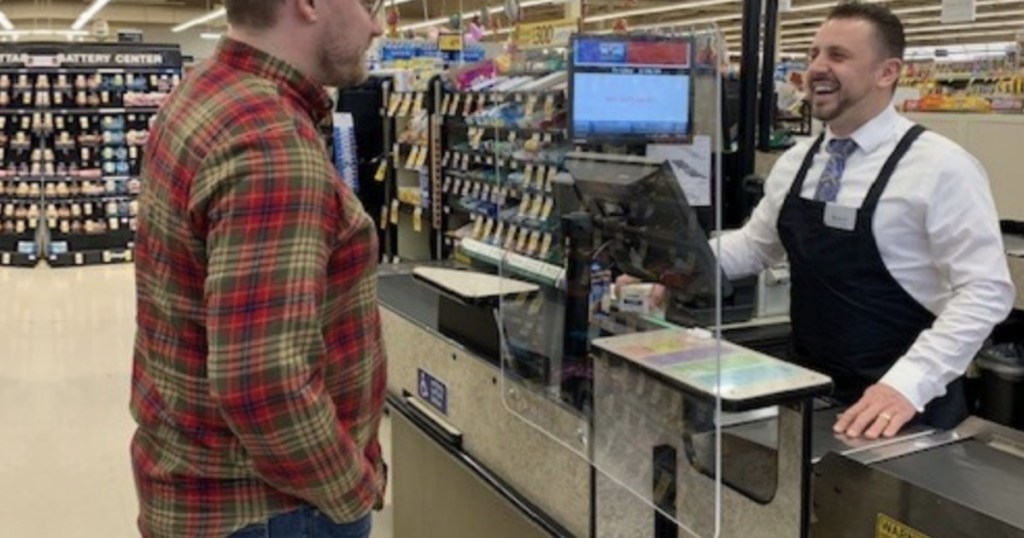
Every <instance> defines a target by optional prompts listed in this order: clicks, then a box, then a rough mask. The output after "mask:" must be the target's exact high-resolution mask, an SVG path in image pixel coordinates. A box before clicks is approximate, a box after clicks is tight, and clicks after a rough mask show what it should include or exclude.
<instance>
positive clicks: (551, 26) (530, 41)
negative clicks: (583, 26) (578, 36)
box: [512, 19, 579, 50]
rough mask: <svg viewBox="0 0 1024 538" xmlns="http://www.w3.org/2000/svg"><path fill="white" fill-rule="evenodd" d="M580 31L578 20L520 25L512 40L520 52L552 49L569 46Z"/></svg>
mask: <svg viewBox="0 0 1024 538" xmlns="http://www.w3.org/2000/svg"><path fill="white" fill-rule="evenodd" d="M578 29H579V23H578V22H577V20H576V19H561V20H552V21H544V22H537V23H530V24H520V25H519V26H518V27H516V31H515V34H513V36H512V39H513V42H514V43H515V44H516V47H517V48H518V49H519V50H532V49H550V48H555V47H561V46H565V45H567V44H568V43H569V38H570V37H571V36H572V34H573V32H575V31H576V30H578Z"/></svg>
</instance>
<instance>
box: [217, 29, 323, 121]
mask: <svg viewBox="0 0 1024 538" xmlns="http://www.w3.org/2000/svg"><path fill="white" fill-rule="evenodd" d="M216 58H217V61H218V62H221V63H224V64H227V65H230V66H232V67H235V68H236V69H241V70H243V71H248V72H250V73H252V74H254V75H257V76H259V77H262V78H265V79H268V80H270V81H272V82H274V83H276V84H278V85H279V86H281V87H282V88H283V89H285V91H286V92H288V93H289V94H291V97H292V98H293V99H295V100H296V101H297V102H298V104H299V105H300V106H302V108H303V109H305V110H307V111H308V112H309V114H310V116H312V117H313V119H314V120H315V122H317V123H319V122H321V121H323V119H324V118H325V117H326V116H327V115H328V114H329V113H330V112H331V109H332V102H331V97H330V94H329V93H327V90H325V89H324V88H322V87H321V86H319V85H318V84H316V83H315V82H313V81H312V80H311V79H310V78H309V77H307V76H306V75H304V74H303V73H302V72H300V71H299V70H298V69H296V68H295V67H294V66H292V65H291V64H289V63H288V62H286V61H284V60H282V59H280V58H277V57H276V56H273V55H271V54H269V53H267V52H264V51H262V50H260V49H258V48H256V47H253V46H252V45H248V44H246V43H243V42H241V41H237V40H234V39H231V38H228V37H225V38H223V39H221V41H220V43H219V44H218V45H217V52H216Z"/></svg>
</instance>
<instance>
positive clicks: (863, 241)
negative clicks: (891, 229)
mask: <svg viewBox="0 0 1024 538" xmlns="http://www.w3.org/2000/svg"><path fill="white" fill-rule="evenodd" d="M922 132H924V128H923V127H921V126H919V125H916V126H914V127H913V128H912V129H910V131H909V132H908V133H907V134H906V136H904V137H903V139H902V140H901V141H900V143H899V145H898V146H897V147H896V150H895V151H894V152H893V153H892V155H891V156H890V157H889V160H888V161H887V162H886V163H885V165H884V166H883V167H882V171H881V172H880V173H879V175H878V178H877V179H876V180H875V183H874V184H873V185H872V187H871V190H870V191H868V194H867V196H866V197H865V199H864V203H863V205H862V206H861V207H860V209H859V210H858V211H857V215H856V220H855V223H854V224H853V225H852V227H853V230H852V231H847V230H845V229H837V228H834V227H831V226H827V225H826V224H825V211H826V203H825V202H819V201H815V200H807V199H804V198H802V197H801V196H800V193H801V192H802V190H803V186H804V180H805V179H806V178H807V171H808V170H809V169H810V168H811V165H812V163H813V162H814V156H815V155H817V153H818V151H819V150H820V149H821V144H822V141H823V140H824V135H822V136H820V137H818V140H817V141H816V142H815V143H814V145H813V146H812V147H811V150H810V152H808V154H807V156H806V157H805V158H804V161H803V165H802V166H801V167H800V172H799V173H798V174H797V177H796V179H795V180H794V181H793V186H792V188H790V190H789V194H788V195H787V196H786V200H785V202H784V203H783V205H782V210H781V211H780V213H779V222H778V230H779V237H780V238H781V240H782V244H783V246H784V247H785V248H786V252H787V254H788V255H789V262H790V274H791V275H792V301H791V307H790V316H791V318H792V324H793V351H794V355H795V359H796V360H797V361H798V362H801V363H803V364H804V365H806V366H808V367H810V368H812V369H814V370H817V371H820V372H822V373H824V374H827V375H829V376H831V377H832V379H833V381H834V382H835V393H834V396H835V398H836V399H837V400H839V402H840V403H842V404H844V405H851V404H853V403H855V402H856V401H857V400H858V399H860V397H861V396H862V395H863V393H864V390H865V389H867V388H868V387H869V386H871V385H873V384H875V383H877V382H878V380H879V379H881V378H882V376H884V375H885V373H886V372H888V371H889V368H891V367H892V365H893V364H894V363H895V362H896V360H897V359H899V358H900V357H902V356H903V355H904V354H905V353H906V352H907V350H909V349H910V347H911V346H912V345H913V343H914V342H915V341H916V340H917V337H918V335H920V334H921V332H923V331H925V330H927V329H928V328H930V327H931V326H932V323H934V321H935V315H934V314H932V313H931V312H929V311H928V309H926V308H925V307H923V306H921V304H920V303H918V302H917V301H916V300H915V299H914V298H913V297H911V296H910V294H908V293H907V292H906V290H904V289H903V287H902V286H900V284H899V283H898V282H896V280H895V279H894V278H893V277H892V275H891V274H890V273H889V270H888V269H887V268H886V267H885V263H884V262H883V261H882V255H881V254H880V253H879V251H878V244H877V243H876V242H875V237H874V233H873V231H872V221H873V219H874V216H875V209H876V208H877V207H878V200H879V199H880V198H881V197H882V192H884V191H885V187H886V185H888V183H889V179H890V178H891V177H892V173H893V171H894V170H895V169H896V165H897V164H898V163H899V161H900V159H902V158H903V156H904V155H905V154H906V153H907V150H908V149H909V148H910V146H911V144H913V143H914V141H915V140H916V139H917V137H918V136H920V135H921V133H922ZM965 418H967V400H966V397H965V394H964V389H963V382H962V378H958V379H957V380H956V381H954V382H953V383H950V384H949V386H948V387H947V393H946V395H945V396H944V397H942V398H939V399H936V400H934V401H932V402H931V403H930V404H928V406H927V407H926V408H925V412H924V414H923V415H921V416H919V417H918V419H919V420H921V421H922V422H924V423H925V424H927V425H929V426H932V427H936V428H944V429H949V428H953V427H955V426H956V425H958V424H959V423H960V422H961V421H962V420H963V419H965Z"/></svg>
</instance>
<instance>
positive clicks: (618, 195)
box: [565, 154, 732, 322]
mask: <svg viewBox="0 0 1024 538" xmlns="http://www.w3.org/2000/svg"><path fill="white" fill-rule="evenodd" d="M565 165H566V168H567V170H568V171H569V174H570V175H572V177H573V181H574V185H575V188H576V190H577V192H578V193H579V195H580V197H581V198H582V201H583V205H584V207H585V208H586V210H587V212H588V213H589V214H590V215H591V218H592V219H593V222H594V228H595V229H596V230H599V231H600V232H601V238H602V240H603V242H604V248H607V249H608V254H609V255H610V257H611V259H612V260H614V261H615V264H616V265H617V266H618V267H619V269H621V270H622V271H623V272H625V273H627V274H630V275H632V276H635V277H637V278H640V279H642V280H644V281H647V282H658V283H660V284H663V285H664V286H665V287H666V288H668V289H669V290H670V292H671V295H672V297H671V301H672V303H674V304H675V305H676V306H679V307H682V308H686V309H688V310H690V311H691V315H694V316H693V317H698V316H696V315H695V312H693V311H696V310H703V309H712V310H713V309H714V306H715V304H716V298H717V296H718V292H719V291H721V293H722V295H723V296H729V295H731V294H732V287H731V285H730V283H729V281H728V279H726V278H725V276H724V275H722V276H721V278H720V280H719V278H718V276H717V275H716V273H718V272H720V268H719V265H718V262H717V260H716V259H715V255H714V253H713V252H712V251H711V247H710V245H709V244H708V237H707V235H706V234H705V232H704V229H703V228H702V227H701V225H700V223H699V222H698V220H697V214H696V213H695V212H694V210H693V208H692V207H691V206H690V204H689V203H688V202H687V200H686V195H685V194H684V193H683V190H682V188H681V187H680V185H679V182H678V181H677V180H676V177H675V174H674V173H673V171H672V169H671V167H670V166H669V165H668V163H667V162H665V163H655V162H652V161H650V160H647V159H642V158H632V157H617V158H616V157H611V156H597V155H587V154H570V156H569V158H568V159H567V160H566V163H565ZM719 283H720V284H719ZM669 306H673V305H671V304H670V305H669ZM701 321H705V322H706V321H707V320H706V319H702V320H701Z"/></svg>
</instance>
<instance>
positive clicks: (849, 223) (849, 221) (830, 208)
mask: <svg viewBox="0 0 1024 538" xmlns="http://www.w3.org/2000/svg"><path fill="white" fill-rule="evenodd" d="M825 226H828V227H829V228H835V229H837V230H846V231H848V232H852V231H853V229H854V228H856V227H857V208H856V207H846V206H843V205H839V204H833V203H828V204H825Z"/></svg>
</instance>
